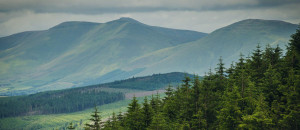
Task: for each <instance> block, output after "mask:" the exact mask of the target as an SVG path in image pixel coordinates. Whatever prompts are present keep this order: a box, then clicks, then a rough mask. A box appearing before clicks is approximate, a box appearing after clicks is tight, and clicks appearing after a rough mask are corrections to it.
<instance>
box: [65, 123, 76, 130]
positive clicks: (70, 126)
mask: <svg viewBox="0 0 300 130" xmlns="http://www.w3.org/2000/svg"><path fill="white" fill-rule="evenodd" d="M67 129H69V130H74V129H75V127H74V126H73V123H72V122H71V123H70V124H69V126H68V127H67Z"/></svg>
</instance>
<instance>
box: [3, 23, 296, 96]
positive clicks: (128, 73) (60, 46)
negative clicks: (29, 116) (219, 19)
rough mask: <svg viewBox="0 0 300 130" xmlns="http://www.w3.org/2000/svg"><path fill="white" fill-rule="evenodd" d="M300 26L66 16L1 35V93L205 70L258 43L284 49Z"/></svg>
mask: <svg viewBox="0 0 300 130" xmlns="http://www.w3.org/2000/svg"><path fill="white" fill-rule="evenodd" d="M296 28H297V25H295V24H291V23H287V22H284V21H277V20H260V19H247V20H243V21H239V22H236V23H233V24H231V25H228V26H226V27H223V28H220V29H217V30H215V31H214V32H212V33H210V34H208V35H207V34H205V33H200V32H195V31H187V30H175V29H167V28H161V27H154V26H149V25H145V24H143V23H140V22H138V21H136V20H134V19H130V18H120V19H118V20H114V21H111V22H107V23H90V22H65V23H62V24H59V25H57V26H55V27H52V28H50V29H48V30H44V31H34V32H23V33H19V34H15V35H12V36H8V37H3V38H0V66H1V68H0V94H1V95H24V94H30V93H36V92H40V91H46V90H57V89H63V88H70V87H78V86H86V85H92V84H98V83H105V82H111V81H115V80H120V79H126V78H129V77H132V76H145V75H151V74H153V73H168V72H187V73H192V74H194V73H196V74H199V75H204V73H205V72H206V71H208V69H209V68H212V70H213V69H214V68H215V65H216V64H217V62H218V59H219V58H220V56H222V58H223V59H224V62H225V65H226V66H229V65H230V63H232V61H233V60H234V59H237V58H238V57H239V55H240V53H243V54H244V55H245V57H246V56H248V54H249V53H250V52H251V51H252V50H253V49H254V48H255V46H257V44H258V43H259V44H260V46H262V47H265V45H267V44H270V45H271V46H273V47H274V46H277V45H279V46H280V47H282V48H284V47H285V45H286V44H287V43H288V40H289V38H290V35H291V34H293V33H294V32H295V30H296Z"/></svg>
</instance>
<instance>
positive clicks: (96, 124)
mask: <svg viewBox="0 0 300 130" xmlns="http://www.w3.org/2000/svg"><path fill="white" fill-rule="evenodd" d="M90 121H91V122H89V123H86V124H85V129H89V130H100V129H101V127H102V122H101V115H100V112H99V111H98V109H97V107H95V111H94V112H93V114H92V115H91V119H90Z"/></svg>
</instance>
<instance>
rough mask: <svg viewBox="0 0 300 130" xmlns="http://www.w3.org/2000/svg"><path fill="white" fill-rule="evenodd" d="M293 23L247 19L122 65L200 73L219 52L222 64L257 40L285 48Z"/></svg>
mask: <svg viewBox="0 0 300 130" xmlns="http://www.w3.org/2000/svg"><path fill="white" fill-rule="evenodd" d="M296 28H297V25H295V24H291V23H287V22H283V21H276V20H259V19H247V20H243V21H240V22H237V23H233V24H231V25H228V26H226V27H223V28H220V29H218V30H216V31H214V32H212V33H210V34H209V35H208V36H206V37H204V38H201V39H199V40H197V41H193V42H190V43H186V44H182V45H178V46H175V47H169V48H164V49H161V50H158V51H155V52H152V53H149V54H147V55H144V56H141V57H139V58H136V59H135V60H134V61H133V62H132V63H131V64H130V65H128V66H127V67H125V68H124V69H125V70H126V69H132V68H140V67H145V68H146V69H145V70H143V71H142V72H141V73H139V74H138V75H145V74H149V73H158V72H160V73H166V72H172V71H181V72H188V73H197V74H199V75H203V74H204V73H205V72H207V71H208V69H209V68H211V69H212V70H213V71H214V68H215V65H216V64H217V63H218V59H219V58H220V56H222V59H223V62H224V63H225V66H226V67H229V66H230V64H231V63H232V62H233V61H235V60H236V59H238V58H239V55H240V53H242V54H243V55H244V56H245V57H247V56H248V55H249V54H250V53H251V52H252V50H253V49H254V48H255V47H256V46H257V45H258V44H259V45H260V46H261V47H262V49H263V48H265V46H266V45H267V44H270V45H271V46H272V47H276V46H277V45H278V46H279V47H281V48H282V49H285V45H287V43H288V41H289V39H290V35H291V34H293V33H294V32H295V30H296Z"/></svg>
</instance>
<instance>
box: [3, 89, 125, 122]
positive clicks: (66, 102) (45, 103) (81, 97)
mask: <svg viewBox="0 0 300 130" xmlns="http://www.w3.org/2000/svg"><path fill="white" fill-rule="evenodd" d="M122 99H124V94H123V93H117V92H116V93H113V92H104V91H100V90H99V89H84V88H75V89H66V90H57V91H48V92H41V93H37V94H32V95H27V96H14V97H2V98H0V118H3V117H11V116H22V115H36V114H54V113H68V112H75V111H81V110H84V109H86V108H91V107H93V106H94V105H95V104H96V105H103V104H108V103H112V102H115V101H119V100H122Z"/></svg>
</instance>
